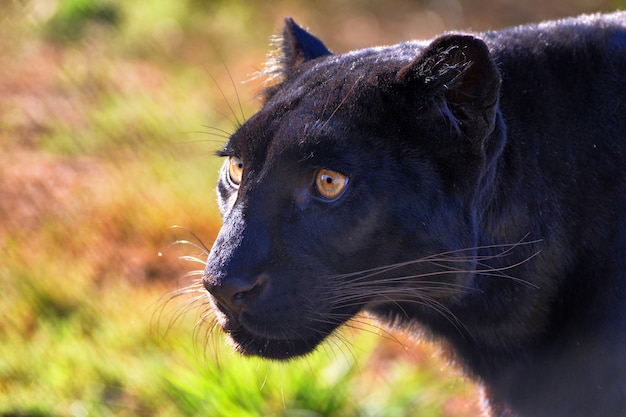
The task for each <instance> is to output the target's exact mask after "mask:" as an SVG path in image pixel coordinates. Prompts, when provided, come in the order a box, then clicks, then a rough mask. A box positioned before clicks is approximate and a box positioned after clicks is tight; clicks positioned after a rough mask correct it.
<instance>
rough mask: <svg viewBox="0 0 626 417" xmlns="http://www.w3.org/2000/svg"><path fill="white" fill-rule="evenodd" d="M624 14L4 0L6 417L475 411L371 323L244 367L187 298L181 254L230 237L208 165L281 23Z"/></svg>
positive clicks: (386, 34) (357, 27)
mask: <svg viewBox="0 0 626 417" xmlns="http://www.w3.org/2000/svg"><path fill="white" fill-rule="evenodd" d="M544 3H546V2H544ZM618 3H619V2H606V1H600V0H598V1H593V0H589V1H587V2H585V1H583V0H581V1H579V2H577V3H576V4H575V5H571V4H568V3H567V2H565V1H561V2H558V1H557V2H551V3H549V4H548V3H546V4H542V3H541V2H538V1H530V2H525V3H524V4H522V3H519V4H518V3H506V4H505V3H503V2H498V1H497V0H494V1H491V2H485V3H484V4H481V5H476V4H473V5H472V3H470V2H458V1H455V0H448V1H443V0H441V1H430V2H426V1H418V2H411V1H408V0H407V1H393V2H385V3H384V4H385V6H384V9H381V7H382V6H381V4H383V3H382V2H379V1H374V0H367V1H366V0H347V1H342V2H316V3H310V2H306V1H304V0H299V1H289V2H288V1H278V2H271V3H263V4H261V3H253V2H246V1H243V0H234V1H225V0H215V1H202V0H184V1H178V2H175V1H168V0H153V1H136V2H123V1H121V0H93V1H90V0H59V1H53V0H30V1H8V2H7V1H5V2H2V4H1V6H2V14H0V216H1V217H0V253H1V259H0V289H1V292H2V295H3V300H2V302H1V303H0V416H7V417H8V416H77V417H79V416H80V417H82V416H302V417H304V416H403V415H407V416H408V415H419V416H441V415H445V416H470V415H475V414H476V412H477V406H476V401H475V400H474V398H475V397H476V393H475V392H474V391H475V390H474V388H473V385H471V384H470V383H468V382H467V381H465V380H463V379H461V378H459V376H458V375H457V374H455V373H452V372H449V367H448V364H447V363H446V362H443V361H442V360H441V359H440V358H439V357H438V355H436V354H434V352H435V350H436V349H435V348H433V347H432V346H430V345H427V344H421V345H420V344H417V343H416V342H415V341H411V340H407V339H405V338H404V336H403V335H401V334H395V333H391V334H390V333H386V332H385V331H382V330H379V329H377V328H376V327H375V326H374V325H373V324H371V322H369V321H367V319H362V320H364V321H365V323H366V324H363V325H357V324H355V325H356V326H357V327H362V328H363V330H361V331H356V330H354V329H351V328H347V329H345V330H344V331H343V332H340V333H339V334H338V335H337V336H335V337H334V338H332V339H331V340H330V341H329V342H328V343H326V344H325V345H324V346H323V347H322V348H321V349H320V350H319V352H317V353H315V354H313V355H311V356H309V357H307V358H304V359H302V360H298V361H293V362H290V363H287V364H278V363H271V362H264V361H261V360H259V359H246V358H241V357H239V356H238V355H236V354H234V353H232V352H231V350H230V348H229V347H228V345H227V344H226V342H225V341H224V339H223V338H222V336H221V335H220V334H219V332H218V331H216V330H215V329H211V326H210V322H209V323H203V314H204V313H205V310H204V309H205V308H206V306H204V305H203V304H202V303H203V299H199V300H195V301H194V298H193V297H194V296H198V295H200V296H201V295H202V293H194V292H192V293H191V294H189V295H183V296H178V297H176V296H175V295H176V294H177V293H176V290H177V289H180V288H184V287H185V286H189V285H192V284H193V282H192V279H193V277H189V278H184V275H185V273H186V272H188V271H192V270H194V269H196V268H198V267H201V266H198V265H194V264H189V263H186V262H183V261H180V260H179V259H178V257H179V256H200V257H201V256H202V253H201V251H199V250H198V249H197V248H194V247H193V246H191V245H175V246H172V245H171V244H172V243H173V242H175V241H177V240H190V241H192V242H195V243H197V244H201V242H198V241H197V240H195V239H196V237H195V236H197V237H199V238H200V239H202V241H203V243H204V244H207V245H210V243H211V241H212V239H213V237H214V236H215V234H216V232H217V230H218V229H219V225H220V219H219V217H218V213H217V206H216V203H215V196H214V184H215V180H216V172H217V169H218V167H219V165H220V161H219V160H218V159H217V158H216V157H214V156H213V153H214V151H216V150H217V149H219V148H220V147H221V145H222V144H223V143H224V141H225V135H226V133H227V132H231V131H233V129H234V128H235V126H236V124H237V123H240V122H242V121H243V119H245V117H246V116H249V115H251V114H252V113H253V112H254V111H255V109H256V108H257V107H258V103H257V102H256V101H255V100H254V96H255V94H256V92H258V90H259V89H260V87H261V81H260V80H253V81H249V82H247V83H242V81H245V80H249V79H250V78H251V74H253V73H254V72H255V71H258V70H259V69H260V67H261V65H262V62H263V60H264V59H265V54H266V50H267V48H268V44H269V42H268V37H269V35H271V34H276V33H278V32H279V31H280V28H281V25H282V23H281V22H282V18H283V17H284V16H287V15H291V16H295V17H296V18H297V19H298V21H300V22H301V23H302V24H304V25H309V26H311V27H312V28H313V30H314V31H315V32H316V33H318V34H320V35H321V37H322V38H323V39H324V40H325V41H327V43H328V45H329V46H330V47H331V48H333V49H335V50H338V51H341V50H345V49H348V48H356V47H363V46H369V45H370V44H371V43H373V42H377V43H391V42H397V41H400V40H403V39H406V38H411V37H427V36H432V35H434V34H435V33H436V32H438V31H440V30H444V29H450V28H453V27H467V26H472V27H474V28H476V29H481V28H485V27H499V26H504V25H506V24H514V23H521V21H523V20H524V19H526V20H532V19H540V18H548V17H555V16H557V15H565V14H575V13H579V12H582V11H593V10H595V9H598V8H600V9H605V10H610V9H611V8H615V7H617V6H619V4H618ZM485 5H487V6H489V5H491V7H490V8H489V7H487V6H485ZM621 5H622V7H623V6H624V3H623V2H621ZM172 225H181V226H183V227H182V228H175V229H171V228H169V227H170V226H172ZM194 235H195V236H194Z"/></svg>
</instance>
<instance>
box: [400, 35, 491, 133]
mask: <svg viewBox="0 0 626 417" xmlns="http://www.w3.org/2000/svg"><path fill="white" fill-rule="evenodd" d="M396 79H397V81H398V82H400V83H401V84H407V85H409V84H415V83H418V84H419V85H420V87H421V89H425V91H426V92H427V93H428V94H432V95H434V96H435V97H436V98H437V99H438V100H436V101H435V102H436V103H438V105H439V106H441V108H440V109H439V110H440V113H441V114H443V115H445V116H446V117H448V118H450V121H451V122H452V123H453V125H455V126H456V127H457V128H458V129H460V130H461V131H463V132H464V133H465V134H466V135H467V136H469V137H470V138H474V139H477V140H482V139H484V137H485V136H486V135H488V134H489V133H490V132H491V131H492V130H493V128H494V126H495V120H496V113H497V104H498V96H499V93H500V80H501V79H500V74H499V72H498V69H497V67H496V64H495V62H494V60H493V58H492V57H491V54H490V53H489V49H488V48H487V45H485V43H484V42H483V41H482V40H480V39H478V38H476V37H474V36H470V35H444V36H441V37H439V38H437V39H435V40H434V41H433V42H432V43H431V44H430V45H429V46H428V47H427V48H426V49H425V50H424V51H423V52H422V54H421V55H420V56H419V57H417V58H416V59H415V60H414V61H413V62H411V63H410V64H408V65H407V66H405V67H404V68H402V69H401V70H400V71H399V72H398V73H397V76H396Z"/></svg>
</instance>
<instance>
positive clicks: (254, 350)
mask: <svg viewBox="0 0 626 417" xmlns="http://www.w3.org/2000/svg"><path fill="white" fill-rule="evenodd" d="M228 335H229V337H230V340H231V342H232V344H233V346H234V348H235V350H237V351H238V352H239V353H242V354H243V355H246V356H258V357H262V358H265V359H273V360H279V361H286V360H289V359H293V358H296V357H298V356H304V355H307V354H309V353H311V352H313V351H314V350H315V348H316V347H317V346H318V345H319V344H320V343H321V342H322V341H323V340H324V339H325V338H326V336H321V335H320V337H312V338H304V337H302V338H295V339H272V338H268V337H262V336H256V335H253V334H252V333H249V332H248V331H246V330H245V329H242V328H241V329H238V330H235V331H231V332H229V333H228Z"/></svg>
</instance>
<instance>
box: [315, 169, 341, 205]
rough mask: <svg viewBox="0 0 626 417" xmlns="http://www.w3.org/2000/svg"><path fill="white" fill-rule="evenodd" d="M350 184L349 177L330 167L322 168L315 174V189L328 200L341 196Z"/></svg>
mask: <svg viewBox="0 0 626 417" xmlns="http://www.w3.org/2000/svg"><path fill="white" fill-rule="evenodd" d="M347 185H348V177H347V176H345V175H343V174H341V173H339V172H337V171H332V170H330V169H320V170H319V171H317V174H316V175H315V189H316V191H317V193H318V194H319V195H320V197H323V198H324V199H326V200H334V199H336V198H339V197H340V196H341V194H342V193H343V191H344V190H345V189H346V186H347Z"/></svg>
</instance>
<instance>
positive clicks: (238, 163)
mask: <svg viewBox="0 0 626 417" xmlns="http://www.w3.org/2000/svg"><path fill="white" fill-rule="evenodd" d="M228 176H229V178H230V181H231V182H232V183H233V184H234V185H239V184H241V179H242V178H243V161H242V160H241V159H239V158H237V157H236V156H231V157H229V158H228Z"/></svg>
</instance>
